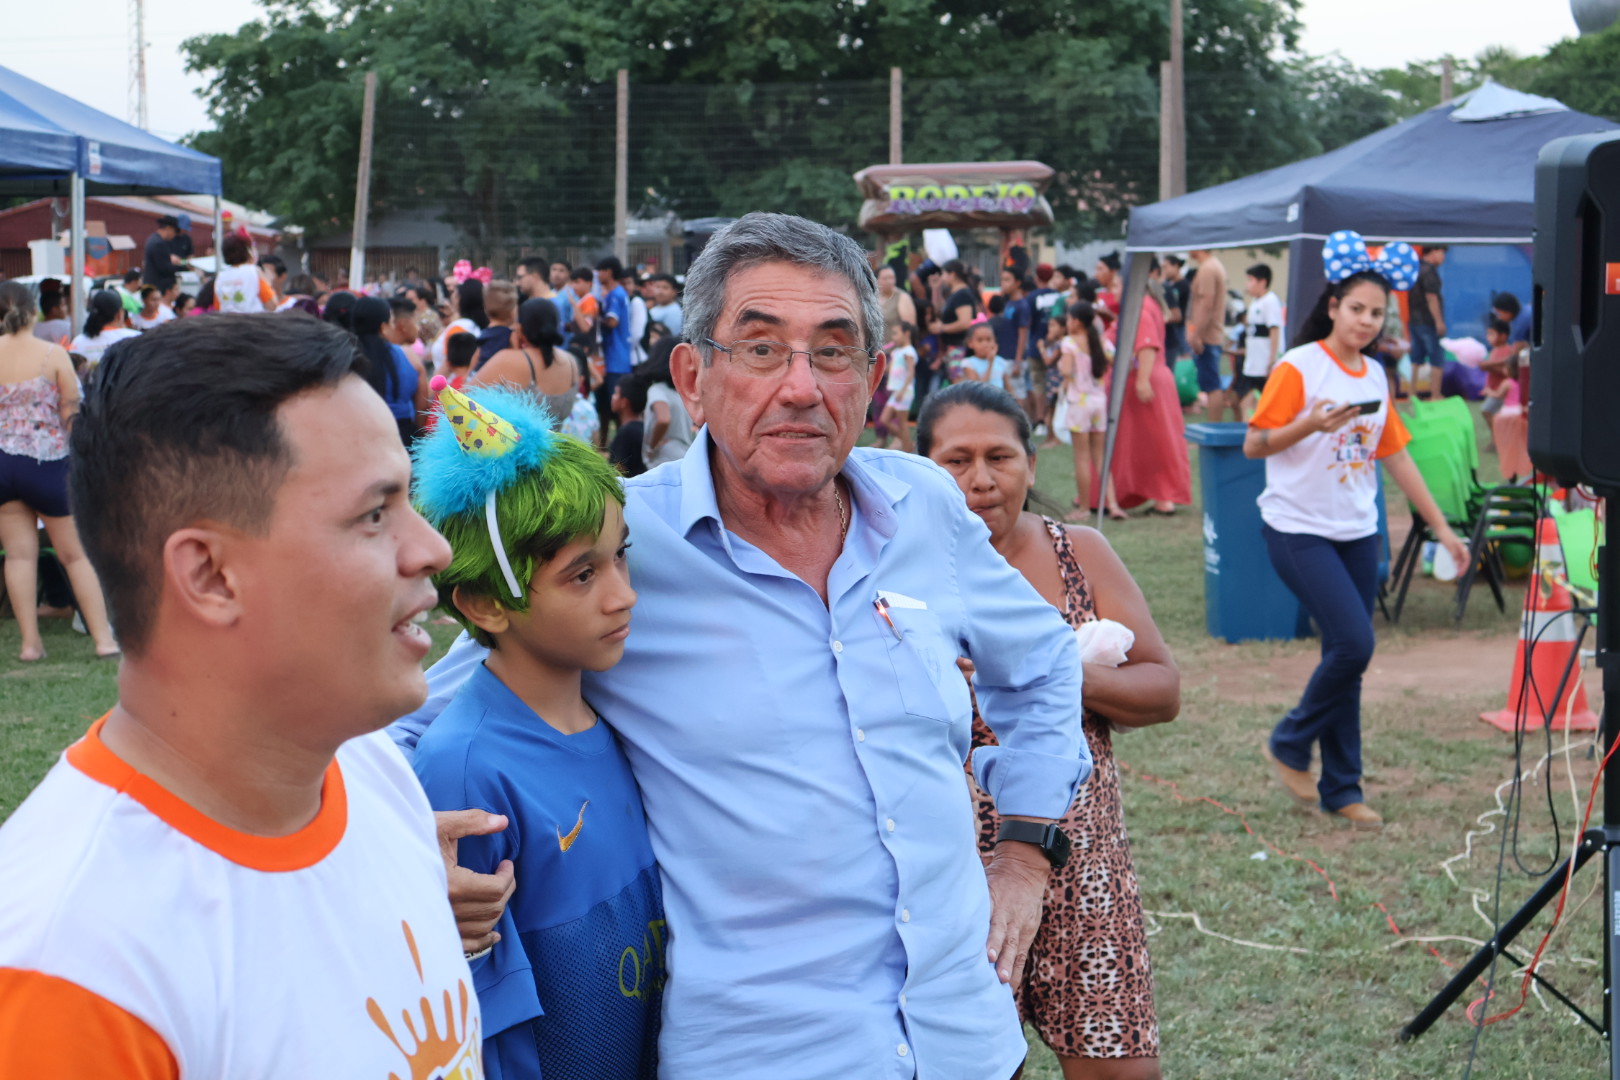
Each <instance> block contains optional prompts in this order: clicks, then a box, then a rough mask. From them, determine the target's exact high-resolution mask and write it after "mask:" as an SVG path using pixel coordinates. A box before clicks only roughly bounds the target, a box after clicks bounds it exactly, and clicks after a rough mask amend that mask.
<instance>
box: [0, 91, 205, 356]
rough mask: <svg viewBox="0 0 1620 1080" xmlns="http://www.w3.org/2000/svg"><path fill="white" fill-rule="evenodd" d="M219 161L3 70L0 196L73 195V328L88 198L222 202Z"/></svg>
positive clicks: (79, 307) (79, 313)
mask: <svg viewBox="0 0 1620 1080" xmlns="http://www.w3.org/2000/svg"><path fill="white" fill-rule="evenodd" d="M223 190H224V185H223V177H222V174H221V170H220V163H219V159H218V158H215V157H210V156H209V155H207V154H203V153H199V152H197V151H196V150H191V149H188V148H186V147H184V146H177V145H175V144H174V143H171V142H167V141H165V140H163V139H160V138H158V137H157V136H156V135H153V134H151V133H150V132H147V131H142V130H141V129H140V128H138V127H135V126H134V125H133V124H126V123H125V122H124V121H122V120H119V119H116V118H115V117H111V116H108V115H107V114H106V113H103V112H98V111H97V110H95V109H92V108H90V107H89V106H88V105H85V104H83V103H82V102H79V101H75V100H74V99H73V98H70V97H68V96H67V95H66V94H61V93H58V92H57V91H55V90H52V89H50V88H49V87H47V86H43V85H41V84H39V83H37V82H34V81H33V80H32V79H25V78H23V77H22V76H21V75H18V74H17V73H16V72H14V71H11V70H10V69H8V68H3V67H0V195H34V196H41V195H43V196H61V195H66V196H68V198H69V200H70V202H71V204H72V211H71V218H72V231H73V240H72V250H73V277H74V282H73V291H72V297H73V323H74V325H75V326H78V325H80V324H81V323H82V321H83V314H84V283H83V280H82V279H83V272H84V271H83V268H84V199H85V196H86V195H87V194H92V195H163V194H182V193H183V194H197V195H212V196H213V197H214V222H215V224H214V235H215V236H221V235H223V230H222V229H221V228H220V216H221V215H220V209H219V196H220V195H221V194H222V193H223Z"/></svg>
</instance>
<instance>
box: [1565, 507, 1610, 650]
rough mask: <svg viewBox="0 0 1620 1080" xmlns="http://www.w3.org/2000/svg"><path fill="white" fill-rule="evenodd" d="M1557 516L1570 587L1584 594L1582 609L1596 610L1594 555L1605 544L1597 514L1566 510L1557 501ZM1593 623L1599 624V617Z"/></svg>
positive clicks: (1580, 596) (1596, 585) (1596, 587)
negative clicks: (1591, 608)
mask: <svg viewBox="0 0 1620 1080" xmlns="http://www.w3.org/2000/svg"><path fill="white" fill-rule="evenodd" d="M1553 517H1554V518H1555V519H1557V521H1558V542H1559V543H1560V544H1561V545H1562V546H1563V548H1564V573H1565V575H1566V576H1567V577H1568V578H1569V584H1570V586H1571V587H1572V588H1573V589H1574V590H1575V592H1576V593H1578V594H1580V595H1579V596H1578V600H1579V602H1580V605H1581V606H1582V607H1596V606H1597V591H1598V578H1597V574H1596V573H1595V572H1593V570H1592V556H1593V554H1594V553H1595V552H1596V551H1597V549H1598V545H1599V544H1601V543H1602V542H1603V541H1602V537H1601V534H1602V531H1603V530H1602V529H1601V527H1600V526H1599V524H1598V519H1597V511H1596V510H1593V509H1592V508H1591V507H1586V508H1585V509H1581V510H1565V509H1564V508H1563V506H1562V505H1560V504H1559V503H1556V502H1555V503H1553ZM1592 622H1593V623H1594V624H1595V623H1596V622H1597V616H1596V615H1595V614H1594V615H1593V616H1592Z"/></svg>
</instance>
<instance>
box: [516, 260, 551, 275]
mask: <svg viewBox="0 0 1620 1080" xmlns="http://www.w3.org/2000/svg"><path fill="white" fill-rule="evenodd" d="M518 266H519V268H521V269H523V270H527V271H528V272H529V273H531V274H546V273H548V272H550V270H551V264H550V263H549V262H547V261H546V260H545V259H543V258H541V257H540V256H539V255H527V256H525V257H523V258H521V259H519V260H518Z"/></svg>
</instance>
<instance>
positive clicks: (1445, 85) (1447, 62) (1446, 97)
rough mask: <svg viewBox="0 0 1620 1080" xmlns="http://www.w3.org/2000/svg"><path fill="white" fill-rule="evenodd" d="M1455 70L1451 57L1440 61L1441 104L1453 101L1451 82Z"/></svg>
mask: <svg viewBox="0 0 1620 1080" xmlns="http://www.w3.org/2000/svg"><path fill="white" fill-rule="evenodd" d="M1455 70H1456V69H1455V67H1454V65H1453V64H1452V61H1451V57H1449V56H1447V57H1444V58H1443V59H1442V60H1441V61H1440V103H1441V104H1442V105H1444V104H1445V103H1446V102H1448V101H1450V100H1451V80H1452V76H1453V74H1455Z"/></svg>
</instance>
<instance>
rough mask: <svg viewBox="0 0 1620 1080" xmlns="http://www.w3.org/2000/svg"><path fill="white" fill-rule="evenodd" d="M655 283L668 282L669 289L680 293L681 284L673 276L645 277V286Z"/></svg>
mask: <svg viewBox="0 0 1620 1080" xmlns="http://www.w3.org/2000/svg"><path fill="white" fill-rule="evenodd" d="M655 281H667V282H669V287H670V288H672V289H674V290H675V291H676V292H680V289H681V283H680V282H678V281H676V280H675V275H674V274H664V273H658V274H648V275H647V284H649V285H651V284H652V283H653V282H655Z"/></svg>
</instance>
